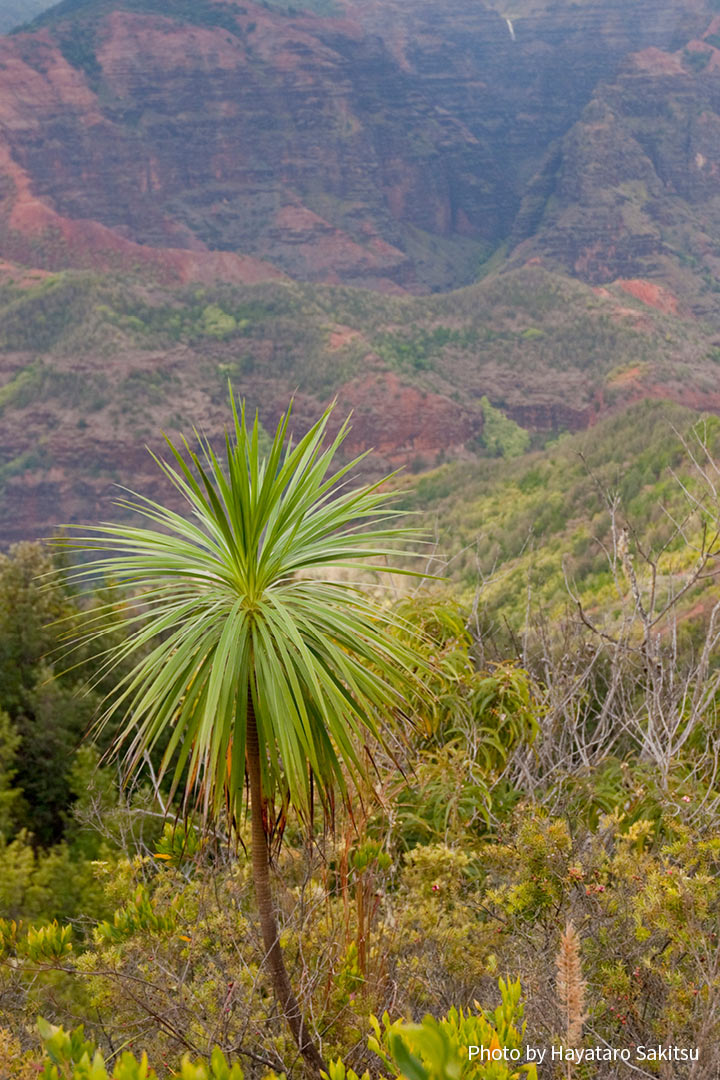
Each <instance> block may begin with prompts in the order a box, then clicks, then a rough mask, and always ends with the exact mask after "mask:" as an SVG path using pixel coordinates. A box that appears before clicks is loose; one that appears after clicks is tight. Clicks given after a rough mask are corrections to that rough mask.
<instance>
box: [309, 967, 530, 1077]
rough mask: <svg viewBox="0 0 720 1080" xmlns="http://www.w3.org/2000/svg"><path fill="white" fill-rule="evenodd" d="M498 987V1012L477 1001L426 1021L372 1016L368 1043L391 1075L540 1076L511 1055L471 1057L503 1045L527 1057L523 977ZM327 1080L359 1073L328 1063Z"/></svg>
mask: <svg viewBox="0 0 720 1080" xmlns="http://www.w3.org/2000/svg"><path fill="white" fill-rule="evenodd" d="M499 986H500V995H501V998H502V1001H501V1004H500V1005H499V1006H498V1007H497V1008H496V1009H495V1010H494V1011H493V1012H485V1011H483V1009H482V1008H481V1007H480V1006H479V1005H478V1004H477V1002H476V1003H475V1006H476V1011H475V1012H472V1011H470V1010H463V1009H456V1008H452V1009H450V1011H449V1012H448V1013H447V1015H446V1016H444V1017H442V1019H440V1020H436V1019H435V1018H434V1017H432V1016H426V1017H425V1018H424V1020H423V1021H422V1023H421V1024H409V1023H407V1022H406V1021H404V1020H396V1021H394V1022H391V1021H390V1017H389V1016H388V1014H387V1013H384V1015H383V1017H382V1024H381V1023H380V1022H379V1021H378V1020H377V1018H376V1017H374V1016H373V1017H371V1019H370V1022H371V1025H372V1028H373V1032H374V1034H373V1036H371V1038H370V1039H369V1041H368V1045H369V1047H370V1049H371V1050H373V1051H374V1052H375V1053H376V1054H377V1055H378V1056H379V1057H380V1059H381V1061H382V1063H383V1066H384V1071H385V1070H386V1075H387V1076H389V1077H404V1078H406V1080H465V1078H468V1080H469V1078H472V1080H520V1078H521V1077H524V1078H525V1080H537V1072H536V1069H535V1066H534V1065H521V1066H520V1067H518V1068H516V1067H515V1066H514V1065H511V1064H510V1065H509V1064H508V1063H507V1061H506V1060H503V1061H488V1060H483V1055H482V1054H481V1053H477V1051H476V1052H475V1055H474V1057H473V1058H472V1059H471V1058H470V1054H469V1047H471V1046H472V1047H475V1048H479V1050H480V1051H482V1050H483V1049H484V1050H486V1051H489V1053H490V1054H492V1052H493V1051H498V1050H501V1049H502V1048H504V1049H505V1050H506V1051H508V1052H511V1051H514V1052H516V1053H517V1055H518V1058H521V1057H522V1056H523V1049H524V1044H523V1038H524V1035H525V1028H526V1025H525V1023H523V1022H522V1016H523V1011H524V1010H523V1004H522V1002H521V999H520V982H519V981H516V982H510V981H509V980H508V981H505V980H503V979H500V981H499ZM367 1076H369V1074H368V1073H365V1077H367ZM327 1080H357V1074H356V1073H355V1072H354V1071H353V1070H352V1069H347V1068H346V1066H345V1064H344V1062H342V1061H336V1062H334V1063H333V1064H331V1065H330V1066H329V1068H328V1072H327ZM363 1080H364V1078H363Z"/></svg>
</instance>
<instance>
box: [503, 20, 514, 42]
mask: <svg viewBox="0 0 720 1080" xmlns="http://www.w3.org/2000/svg"><path fill="white" fill-rule="evenodd" d="M505 22H506V23H507V28H508V30H509V31H510V37H511V38H512V39H513V41H514V40H515V30H514V28H513V24H512V19H506V20H505Z"/></svg>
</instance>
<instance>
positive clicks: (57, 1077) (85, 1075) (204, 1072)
mask: <svg viewBox="0 0 720 1080" xmlns="http://www.w3.org/2000/svg"><path fill="white" fill-rule="evenodd" d="M38 1029H39V1032H40V1035H41V1038H42V1040H43V1045H44V1049H45V1060H44V1063H43V1071H42V1072H41V1073H40V1076H41V1078H42V1080H157V1073H156V1072H155V1070H154V1069H153V1068H151V1066H150V1065H149V1063H148V1058H147V1054H143V1055H142V1056H141V1057H140V1058H137V1057H136V1056H135V1054H132V1053H130V1051H125V1052H124V1053H122V1054H121V1055H120V1056H119V1058H117V1059H116V1061H115V1062H114V1063H113V1064H110V1065H106V1063H105V1058H104V1056H103V1054H102V1053H101V1052H100V1051H99V1050H97V1049H96V1047H95V1044H94V1043H93V1042H91V1041H86V1040H85V1039H84V1037H83V1029H82V1028H78V1029H77V1030H75V1031H73V1032H71V1033H68V1032H66V1031H64V1030H63V1029H62V1028H61V1027H54V1026H53V1025H52V1024H48V1023H47V1022H46V1021H45V1020H40V1021H38ZM175 1075H176V1076H178V1078H179V1080H244V1073H243V1070H242V1068H241V1067H240V1065H238V1064H237V1063H236V1064H231V1063H230V1062H228V1061H227V1059H226V1058H225V1055H224V1054H223V1053H222V1052H221V1051H220V1050H219V1049H217V1047H216V1048H215V1050H213V1052H212V1054H211V1055H210V1061H209V1063H203V1062H199V1061H197V1060H196V1061H195V1062H194V1063H193V1062H192V1061H191V1060H190V1056H189V1055H187V1054H186V1055H185V1057H184V1058H183V1059H182V1061H181V1063H180V1068H179V1072H178V1073H176V1074H175Z"/></svg>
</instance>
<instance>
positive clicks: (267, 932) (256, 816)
mask: <svg viewBox="0 0 720 1080" xmlns="http://www.w3.org/2000/svg"><path fill="white" fill-rule="evenodd" d="M245 756H246V764H247V771H248V779H249V781H250V811H251V826H252V832H251V837H252V871H253V884H254V886H255V899H256V901H257V906H258V912H259V915H260V929H261V931H262V937H263V945H264V946H265V961H266V963H267V965H268V969H269V971H270V977H271V979H272V984H273V990H274V991H275V996H276V998H277V1000H278V1004H279V1005H280V1008H281V1010H282V1012H283V1015H284V1017H285V1020H286V1021H287V1024H288V1027H289V1028H290V1030H291V1032H292V1034H293V1038H294V1039H295V1042H296V1043H297V1046H298V1049H299V1051H300V1053H301V1054H302V1056H303V1058H304V1059H305V1061H306V1063H307V1065H308V1066H309V1068H310V1070H311V1072H313V1073H314V1074H316V1075H318V1074H319V1073H320V1071H321V1070H322V1071H327V1066H326V1065H325V1062H324V1061H323V1059H322V1057H321V1056H320V1052H319V1050H318V1049H317V1047H316V1046H315V1043H314V1042H313V1040H312V1038H311V1036H310V1035H309V1033H308V1029H307V1025H306V1023H305V1020H304V1017H303V1015H302V1012H301V1011H300V1005H299V1004H298V1000H297V998H296V997H295V994H294V993H293V989H292V987H291V985H290V978H289V976H288V973H287V968H286V967H285V961H284V959H283V954H282V949H281V948H280V940H279V934H278V928H277V919H276V918H275V905H274V904H273V898H272V888H271V885H270V853H269V851H268V843H267V836H266V834H265V826H264V824H263V794H262V772H261V769H260V746H259V743H258V731H257V723H256V720H255V710H254V709H253V704H252V701H251V700H249V701H248V712H247V732H246V736H245Z"/></svg>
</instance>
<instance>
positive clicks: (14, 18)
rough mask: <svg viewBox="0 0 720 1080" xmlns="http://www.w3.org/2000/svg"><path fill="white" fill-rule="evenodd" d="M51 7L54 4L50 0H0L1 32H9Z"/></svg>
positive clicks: (54, 0)
mask: <svg viewBox="0 0 720 1080" xmlns="http://www.w3.org/2000/svg"><path fill="white" fill-rule="evenodd" d="M55 2H56V0H53V3H55ZM49 7H52V4H50V3H48V0H0V34H7V32H8V31H9V30H13V29H14V28H15V27H16V26H20V25H22V24H23V23H26V22H29V21H30V20H31V19H34V18H35V16H36V15H39V14H40V12H41V11H47V9H48V8H49Z"/></svg>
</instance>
